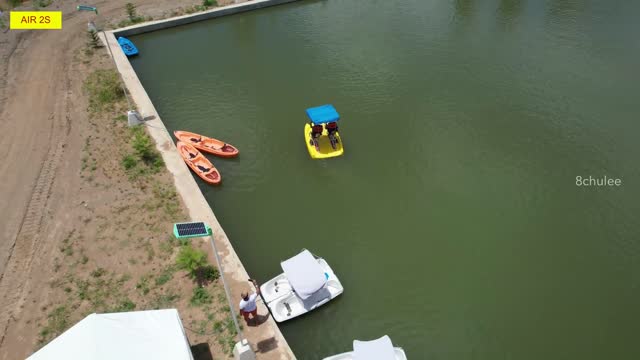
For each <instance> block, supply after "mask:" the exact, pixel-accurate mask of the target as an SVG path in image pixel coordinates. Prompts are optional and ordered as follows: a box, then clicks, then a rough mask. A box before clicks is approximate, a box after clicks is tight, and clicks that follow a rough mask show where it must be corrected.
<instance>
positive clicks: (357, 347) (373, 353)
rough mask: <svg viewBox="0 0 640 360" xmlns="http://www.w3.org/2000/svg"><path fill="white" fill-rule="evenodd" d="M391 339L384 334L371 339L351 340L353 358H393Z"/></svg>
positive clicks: (394, 356)
mask: <svg viewBox="0 0 640 360" xmlns="http://www.w3.org/2000/svg"><path fill="white" fill-rule="evenodd" d="M395 359H396V354H395V350H394V349H393V344H392V343H391V339H390V338H389V337H388V336H387V335H385V336H383V337H381V338H380V339H376V340H371V341H360V340H353V360H395Z"/></svg>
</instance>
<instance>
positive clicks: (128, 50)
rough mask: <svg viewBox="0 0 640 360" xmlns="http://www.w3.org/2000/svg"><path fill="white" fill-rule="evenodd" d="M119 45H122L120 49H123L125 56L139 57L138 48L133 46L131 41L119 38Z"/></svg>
mask: <svg viewBox="0 0 640 360" xmlns="http://www.w3.org/2000/svg"><path fill="white" fill-rule="evenodd" d="M118 44H120V47H121V48H122V51H123V52H124V54H125V55H127V56H134V55H138V48H136V46H135V45H133V43H132V42H131V40H129V39H127V38H125V37H122V36H121V37H119V38H118Z"/></svg>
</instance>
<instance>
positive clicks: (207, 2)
mask: <svg viewBox="0 0 640 360" xmlns="http://www.w3.org/2000/svg"><path fill="white" fill-rule="evenodd" d="M202 6H204V7H205V8H208V7H211V6H218V2H217V1H216V0H202Z"/></svg>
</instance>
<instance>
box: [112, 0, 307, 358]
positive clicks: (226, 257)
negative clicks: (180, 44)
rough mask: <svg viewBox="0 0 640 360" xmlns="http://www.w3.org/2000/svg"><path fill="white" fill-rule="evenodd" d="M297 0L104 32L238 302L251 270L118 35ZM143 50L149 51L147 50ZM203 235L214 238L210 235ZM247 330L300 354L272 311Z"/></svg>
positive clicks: (272, 353)
mask: <svg viewBox="0 0 640 360" xmlns="http://www.w3.org/2000/svg"><path fill="white" fill-rule="evenodd" d="M293 1H297V0H256V1H249V2H245V3H240V4H234V5H230V6H226V7H222V8H215V9H212V10H209V11H206V12H202V13H198V14H192V15H186V16H180V17H176V18H171V19H165V20H159V21H154V22H149V23H144V24H140V25H135V26H131V27H127V28H122V29H117V30H113V31H105V33H104V37H102V40H103V42H105V43H106V44H107V45H108V46H109V48H110V49H111V53H112V54H113V60H114V62H115V63H116V66H117V68H118V71H119V72H120V74H121V75H122V79H123V81H124V83H125V85H126V87H127V89H128V91H129V93H130V95H131V98H132V100H133V102H134V103H135V108H136V109H137V110H138V112H139V113H140V114H141V115H142V116H143V117H144V118H147V119H149V120H146V121H145V124H146V125H147V126H146V127H147V130H148V132H149V134H150V135H151V137H152V138H153V139H154V140H155V142H156V146H157V148H158V150H159V151H160V153H161V154H162V157H163V159H164V162H165V164H166V167H167V169H168V170H169V172H170V173H171V174H172V175H173V178H174V183H175V186H176V190H177V191H178V193H179V194H180V196H181V197H182V199H183V202H184V204H185V206H186V207H187V209H188V211H189V216H190V218H191V220H192V221H204V222H206V223H207V224H209V226H211V228H212V230H213V234H214V241H215V242H216V246H217V248H218V251H219V253H220V257H221V261H222V264H223V266H224V276H225V278H226V279H227V282H228V283H229V287H230V288H231V293H232V296H234V298H233V299H232V300H233V302H234V303H235V302H237V301H236V300H239V299H238V298H235V296H236V295H237V294H239V293H240V292H241V291H243V290H247V289H248V288H249V286H248V282H247V279H248V277H249V276H248V274H247V271H246V270H245V268H244V265H243V264H242V262H241V261H240V259H239V258H238V255H237V254H236V252H235V250H234V249H233V246H232V245H231V242H230V241H229V238H228V237H227V235H226V234H225V232H224V230H223V229H222V227H221V226H220V223H219V222H218V220H217V218H216V216H215V214H214V213H213V211H212V209H211V207H210V206H209V204H208V203H207V200H206V199H205V198H204V196H203V194H202V192H201V191H200V189H199V188H198V185H197V183H196V181H195V179H194V178H193V176H192V174H191V172H190V170H189V168H188V167H187V165H186V164H185V163H184V161H183V160H182V158H181V157H180V155H179V154H178V151H177V150H176V148H175V146H174V143H173V139H172V135H170V134H169V133H168V131H167V129H166V127H165V125H164V123H163V122H162V119H161V117H160V115H159V114H158V112H157V111H156V109H155V107H154V106H153V103H152V102H151V99H150V98H149V96H148V94H147V92H146V91H145V89H144V87H143V86H142V83H141V82H140V80H139V79H138V76H137V75H136V73H135V71H134V70H133V67H132V66H131V63H129V60H128V59H127V57H126V56H125V55H124V53H123V52H122V50H121V49H120V46H119V45H118V42H117V40H116V37H117V36H131V35H137V34H142V33H146V32H150V31H156V30H161V29H166V28H170V27H174V26H180V25H184V24H189V23H193V22H196V21H202V20H207V19H213V18H216V17H220V16H225V15H231V14H236V13H240V12H244V11H249V10H255V9H260V8H264V7H268V6H273V5H279V4H285V3H289V2H293ZM141 56H144V54H142V55H141ZM187 220H188V219H185V221H187ZM203 241H208V240H207V239H204V240H203ZM258 311H259V313H260V314H267V313H268V309H267V308H266V306H265V305H264V304H262V303H259V304H258ZM244 335H245V337H246V338H247V339H248V340H249V342H250V343H251V345H252V348H253V349H254V350H256V352H257V354H256V355H257V357H258V359H264V360H271V359H273V360H276V359H277V360H290V359H295V356H294V354H293V352H292V351H291V348H290V347H289V345H288V344H287V341H286V340H285V338H284V336H283V335H282V333H281V332H280V329H279V328H278V325H277V324H276V322H275V321H274V320H273V318H271V317H269V319H268V320H267V321H266V322H265V323H263V324H261V325H260V326H258V327H245V330H244Z"/></svg>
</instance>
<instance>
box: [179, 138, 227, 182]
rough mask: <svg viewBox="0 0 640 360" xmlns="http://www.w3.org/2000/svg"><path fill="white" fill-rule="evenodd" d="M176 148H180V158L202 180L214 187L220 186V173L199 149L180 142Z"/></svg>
mask: <svg viewBox="0 0 640 360" xmlns="http://www.w3.org/2000/svg"><path fill="white" fill-rule="evenodd" d="M176 147H177V148H178V152H179V153H180V156H182V158H183V159H184V162H186V163H187V165H189V167H190V168H191V170H193V172H194V173H196V174H198V176H200V178H201V179H202V180H204V181H206V182H208V183H209V184H212V185H217V184H220V181H222V176H220V172H219V171H218V169H216V167H215V166H213V164H212V163H211V161H209V159H207V158H206V157H204V155H202V153H200V151H198V149H196V148H195V147H193V146H192V145H191V144H187V143H184V142H182V141H178V143H177V144H176Z"/></svg>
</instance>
